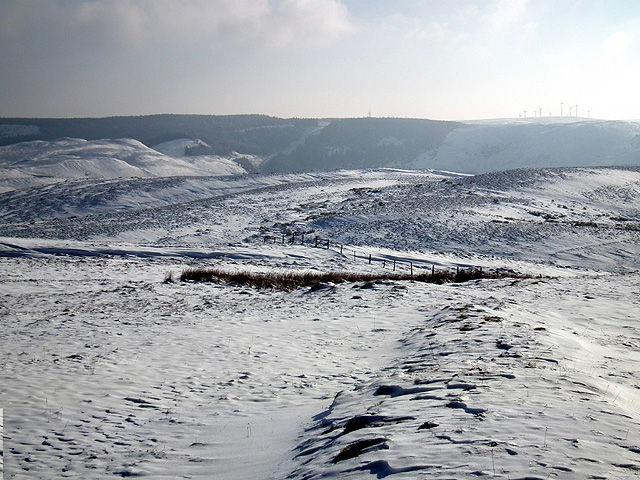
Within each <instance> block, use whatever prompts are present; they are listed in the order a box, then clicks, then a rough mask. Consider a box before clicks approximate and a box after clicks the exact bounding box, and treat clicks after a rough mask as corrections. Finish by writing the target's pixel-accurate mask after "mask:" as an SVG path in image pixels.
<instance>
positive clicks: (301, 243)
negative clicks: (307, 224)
mask: <svg viewBox="0 0 640 480" xmlns="http://www.w3.org/2000/svg"><path fill="white" fill-rule="evenodd" d="M300 245H304V233H303V234H302V242H300Z"/></svg>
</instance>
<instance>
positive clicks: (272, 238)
mask: <svg viewBox="0 0 640 480" xmlns="http://www.w3.org/2000/svg"><path fill="white" fill-rule="evenodd" d="M264 243H265V244H267V243H273V244H278V243H280V244H282V245H291V246H296V245H298V246H307V247H311V248H323V249H333V250H335V251H336V252H340V255H343V256H345V257H346V258H350V257H351V254H352V253H353V261H354V262H355V261H358V260H359V259H362V260H364V261H368V263H369V265H374V264H375V263H377V264H380V263H381V264H382V268H385V269H386V268H387V263H388V264H389V268H390V269H391V270H392V271H393V272H396V271H400V270H406V271H408V272H410V276H411V277H413V276H414V275H415V276H417V275H419V273H418V270H419V269H421V270H427V271H428V272H429V270H430V272H429V273H430V274H431V275H432V276H435V275H436V273H442V271H443V270H444V273H446V274H450V273H451V271H452V270H453V269H454V268H455V271H456V273H455V275H456V277H459V276H461V274H462V275H463V276H464V275H465V272H468V271H469V270H471V271H474V272H478V273H479V274H480V276H484V277H485V278H486V277H490V276H491V271H490V270H489V271H486V272H483V268H482V267H477V266H472V265H468V266H463V267H462V268H461V267H460V266H456V267H439V268H438V270H436V266H435V265H434V264H433V263H431V262H426V261H420V262H415V263H414V262H413V261H405V260H398V259H395V258H393V257H374V256H373V255H372V254H370V253H363V252H362V251H360V252H358V250H356V249H355V248H353V247H345V245H344V244H342V243H339V242H335V241H333V242H332V241H331V240H330V239H324V238H321V237H319V236H317V235H316V236H314V237H312V238H311V240H309V236H308V235H307V236H306V241H305V234H304V233H301V232H292V233H289V234H287V233H281V234H279V235H264ZM345 249H346V250H347V251H346V252H345ZM425 267H426V268H425ZM508 273H510V272H509V270H508V269H504V268H503V269H502V271H501V269H500V268H498V267H496V268H495V271H494V273H493V275H494V276H495V277H499V276H501V275H505V274H508ZM423 274H424V273H423Z"/></svg>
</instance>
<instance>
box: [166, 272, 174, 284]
mask: <svg viewBox="0 0 640 480" xmlns="http://www.w3.org/2000/svg"><path fill="white" fill-rule="evenodd" d="M174 281H175V280H174V278H173V272H171V271H169V272H167V274H166V275H165V276H164V283H174Z"/></svg>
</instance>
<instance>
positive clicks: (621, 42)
mask: <svg viewBox="0 0 640 480" xmlns="http://www.w3.org/2000/svg"><path fill="white" fill-rule="evenodd" d="M629 45H631V37H630V36H629V35H628V34H627V33H625V32H616V33H614V34H612V35H609V37H607V39H606V40H605V41H604V43H603V44H602V50H603V51H604V53H605V54H607V55H614V56H617V55H622V54H623V53H624V52H625V51H626V50H627V49H628V48H629Z"/></svg>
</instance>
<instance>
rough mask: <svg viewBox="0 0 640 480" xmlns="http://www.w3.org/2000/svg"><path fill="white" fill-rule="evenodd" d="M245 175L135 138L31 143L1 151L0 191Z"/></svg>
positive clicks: (224, 161) (228, 164)
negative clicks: (125, 180) (124, 180)
mask: <svg viewBox="0 0 640 480" xmlns="http://www.w3.org/2000/svg"><path fill="white" fill-rule="evenodd" d="M242 173H246V169H245V168H243V167H242V166H241V165H240V164H239V163H238V162H236V161H234V160H233V159H230V158H223V157H217V156H211V155H209V156H198V157H172V156H168V155H163V154H162V153H160V152H157V151H156V150H153V149H151V148H149V147H146V146H145V145H143V144H142V143H140V142H139V141H137V140H132V139H120V140H82V139H77V138H60V139H58V140H54V141H50V142H49V141H45V140H36V141H32V142H22V143H17V144H14V145H7V146H4V147H0V192H4V191H11V190H15V189H20V188H26V187H31V186H35V185H43V184H51V183H57V182H60V181H63V180H67V179H87V178H93V179H113V178H133V177H178V176H180V177H185V176H220V175H237V174H242Z"/></svg>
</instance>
